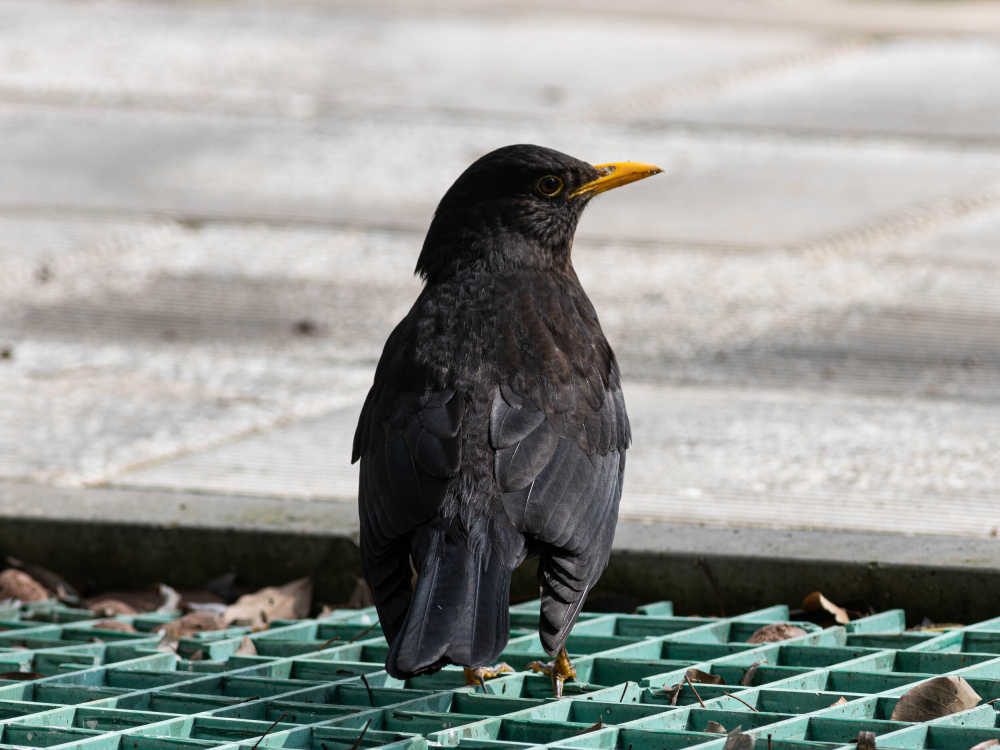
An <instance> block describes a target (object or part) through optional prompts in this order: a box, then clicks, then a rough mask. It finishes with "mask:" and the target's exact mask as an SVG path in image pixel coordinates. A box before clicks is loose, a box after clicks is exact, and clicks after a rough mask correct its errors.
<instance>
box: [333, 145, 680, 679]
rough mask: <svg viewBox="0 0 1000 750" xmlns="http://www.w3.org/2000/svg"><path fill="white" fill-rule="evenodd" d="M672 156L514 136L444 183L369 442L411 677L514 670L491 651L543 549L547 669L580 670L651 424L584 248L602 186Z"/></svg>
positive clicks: (386, 613)
mask: <svg viewBox="0 0 1000 750" xmlns="http://www.w3.org/2000/svg"><path fill="white" fill-rule="evenodd" d="M660 171H661V170H660V169H659V168H658V167H654V166H652V165H648V164H639V163H635V162H621V163H616V164H603V165H598V166H592V165H591V164H588V163H586V162H583V161H580V160H579V159H574V158H573V157H571V156H568V155H566V154H563V153H560V152H558V151H553V150H552V149H548V148H542V147H540V146H531V145H515V146H507V147H504V148H500V149H498V150H496V151H493V152H491V153H489V154H486V155H485V156H483V157H481V158H480V159H478V160H477V161H475V162H474V163H473V164H472V165H471V166H469V167H468V168H467V169H466V170H465V171H464V172H463V173H462V174H461V175H460V176H459V178H458V179H457V180H456V181H455V183H454V184H453V185H452V186H451V188H450V189H449V190H448V191H447V192H446V193H445V195H444V197H443V198H442V199H441V202H440V204H439V205H438V208H437V210H436V212H435V213H434V218H433V221H432V222H431V225H430V228H429V230H428V232H427V236H426V239H425V240H424V244H423V249H422V250H421V253H420V257H419V259H418V261H417V266H416V272H417V273H418V274H420V276H421V277H422V278H423V279H424V281H425V284H424V287H423V291H422V292H421V294H420V296H419V297H418V298H417V300H416V302H415V303H414V305H413V307H412V308H411V309H410V311H409V313H408V314H407V315H406V317H405V318H403V320H402V321H401V322H400V323H399V324H398V325H397V326H396V328H395V329H394V330H393V331H392V333H391V334H390V335H389V338H388V340H387V341H386V344H385V348H384V350H383V352H382V356H381V358H380V359H379V363H378V367H377V369H376V372H375V380H374V384H373V385H372V388H371V390H370V391H369V393H368V397H367V398H366V400H365V403H364V407H363V409H362V412H361V418H360V420H359V422H358V427H357V432H356V433H355V437H354V451H353V457H352V461H357V460H359V459H360V461H361V467H360V486H359V497H358V506H359V514H360V522H361V563H362V567H363V571H364V575H365V578H366V580H367V581H368V583H369V585H370V587H371V590H372V595H373V597H374V600H375V605H376V607H377V609H378V613H379V618H380V621H381V624H382V629H383V632H384V633H385V637H386V639H387V640H388V642H389V646H390V649H389V655H388V658H387V659H386V669H387V670H388V672H389V674H391V675H393V676H394V677H399V678H406V677H411V676H414V675H418V674H422V673H426V672H434V671H437V670H438V669H440V668H441V667H443V666H445V665H446V664H458V665H462V666H464V667H466V668H467V670H466V675H467V677H471V678H474V679H477V680H479V681H481V680H482V678H483V677H492V676H494V675H495V674H496V673H497V670H501V671H507V670H503V666H506V665H503V666H501V667H497V668H491V667H489V666H488V665H491V664H493V662H495V661H496V660H497V658H498V657H499V656H500V653H501V651H503V649H504V647H505V646H506V644H507V639H508V636H509V612H508V608H509V591H510V580H511V574H512V572H513V571H514V569H515V568H516V567H517V566H518V565H520V564H521V562H523V561H524V559H525V557H526V556H528V555H533V556H537V557H538V558H539V562H538V580H539V585H540V588H541V610H540V613H539V614H540V616H539V623H538V628H539V635H540V637H541V643H542V646H543V647H544V649H545V651H546V652H547V653H548V654H549V655H550V656H553V657H555V660H554V663H553V664H552V665H551V666H543V665H537V664H536V665H535V666H536V668H543V669H544V670H545V671H546V672H547V673H549V674H551V675H552V677H553V681H554V684H555V689H556V694H557V695H561V693H562V683H563V680H565V679H568V678H570V677H573V676H575V673H574V671H573V668H572V665H571V663H570V661H569V658H568V656H567V654H566V651H565V648H564V645H565V643H566V639H567V637H568V636H569V633H570V629H571V628H572V627H573V624H574V623H575V622H576V618H577V616H578V615H579V613H580V609H581V607H582V605H583V601H584V597H586V595H587V592H588V591H589V590H590V589H591V587H592V586H593V585H594V584H595V583H596V582H597V580H598V578H599V577H600V575H601V573H602V572H603V571H604V568H605V566H606V565H607V562H608V557H609V555H610V552H611V543H612V539H613V538H614V533H615V525H616V523H617V517H618V502H619V498H620V497H621V491H622V477H623V474H624V470H625V450H626V448H628V446H629V442H630V439H631V438H630V429H629V421H628V415H627V414H626V412H625V401H624V398H623V396H622V390H621V380H620V375H619V369H618V363H617V362H616V360H615V355H614V353H613V352H612V351H611V347H610V346H609V345H608V342H607V340H606V339H605V337H604V334H603V332H602V331H601V326H600V323H599V322H598V319H597V313H596V312H595V311H594V307H593V305H592V304H591V302H590V300H589V299H588V298H587V295H586V294H585V293H584V291H583V288H582V287H581V286H580V282H579V280H578V279H577V276H576V272H575V271H574V270H573V265H572V262H571V257H570V251H571V248H572V245H573V234H574V232H575V231H576V225H577V221H578V220H579V218H580V214H581V213H582V211H583V209H584V207H585V206H586V205H587V203H588V202H589V201H590V199H591V198H592V197H594V196H595V195H597V194H598V193H601V192H604V191H605V190H609V189H611V188H614V187H618V186H620V185H625V184H626V183H629V182H634V181H635V180H640V179H642V178H644V177H648V176H650V175H653V174H656V173H658V172H660ZM507 669H508V670H509V668H507Z"/></svg>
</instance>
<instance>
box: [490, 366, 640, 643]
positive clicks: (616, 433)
mask: <svg viewBox="0 0 1000 750" xmlns="http://www.w3.org/2000/svg"><path fill="white" fill-rule="evenodd" d="M609 367H610V372H609V376H608V377H607V380H606V381H604V385H603V386H602V387H601V388H600V390H599V391H598V392H596V393H595V392H594V391H593V390H591V391H590V392H589V394H587V395H586V396H584V395H583V394H584V393H586V391H587V389H586V388H583V387H581V383H580V382H579V381H577V382H576V383H573V382H569V383H567V385H566V386H565V387H566V388H570V389H573V391H574V392H575V394H570V395H568V396H566V399H567V400H568V401H569V402H572V403H573V404H574V408H573V409H572V414H573V418H572V419H567V413H562V414H553V413H551V410H550V409H544V408H540V407H539V406H537V405H536V404H535V403H534V402H533V401H532V400H529V399H528V398H526V397H524V396H522V395H520V394H518V393H517V392H515V391H514V390H513V389H512V388H511V387H509V386H507V385H501V386H500V387H499V388H498V389H497V390H496V393H495V395H494V398H493V404H492V411H491V415H490V442H491V445H492V447H493V449H494V450H495V452H496V453H495V464H494V473H495V476H496V480H497V483H498V484H499V486H500V489H501V491H502V492H503V502H504V508H505V509H506V511H507V515H508V516H509V517H510V519H511V521H512V522H513V524H514V526H515V527H516V528H517V529H518V530H519V531H521V532H522V533H524V534H526V535H528V537H529V539H531V540H533V541H534V542H535V543H536V545H535V546H536V547H537V548H538V550H539V552H540V554H541V560H540V564H539V578H540V583H541V586H542V609H541V622H540V625H539V631H540V634H541V637H542V643H543V645H544V646H545V648H546V650H547V651H548V652H549V653H555V652H556V651H558V650H559V648H561V647H562V645H563V643H565V640H566V637H567V636H568V635H569V631H570V629H571V628H572V627H573V623H574V622H575V621H576V618H577V615H579V613H580V608H581V607H582V605H583V600H584V597H585V596H586V594H587V592H588V591H589V589H590V588H591V587H592V586H593V585H594V584H595V583H596V582H597V579H598V578H599V577H600V575H601V573H602V572H603V571H604V568H605V566H606V565H607V562H608V557H609V555H610V552H611V543H612V540H613V538H614V531H615V525H616V523H617V518H618V502H619V499H620V498H621V491H622V476H623V473H624V470H625V448H626V447H627V446H628V442H629V424H628V416H627V415H626V412H625V401H624V398H623V397H622V392H621V387H620V383H619V379H618V371H617V365H616V364H615V362H614V359H613V358H612V359H611V360H610V362H609ZM553 402H555V399H552V400H550V403H553ZM539 542H540V543H541V544H538V543H539Z"/></svg>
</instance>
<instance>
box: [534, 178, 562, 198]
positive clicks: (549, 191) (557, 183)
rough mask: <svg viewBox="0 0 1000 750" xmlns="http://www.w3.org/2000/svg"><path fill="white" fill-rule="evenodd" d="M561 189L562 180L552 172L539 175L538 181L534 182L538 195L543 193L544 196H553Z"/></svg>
mask: <svg viewBox="0 0 1000 750" xmlns="http://www.w3.org/2000/svg"><path fill="white" fill-rule="evenodd" d="M562 189H563V181H562V180H561V179H560V178H558V177H556V176H555V175H554V174H547V175H545V176H544V177H539V178H538V181H537V182H535V190H537V191H538V194H539V195H544V196H545V197H546V198H553V197H555V196H557V195H559V193H560V192H562Z"/></svg>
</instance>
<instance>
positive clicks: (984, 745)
mask: <svg viewBox="0 0 1000 750" xmlns="http://www.w3.org/2000/svg"><path fill="white" fill-rule="evenodd" d="M997 745H1000V740H996V739H992V740H983V741H982V742H980V743H979V744H977V745H973V746H972V747H970V748H969V750H989V748H991V747H996V746H997Z"/></svg>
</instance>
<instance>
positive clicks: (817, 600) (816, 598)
mask: <svg viewBox="0 0 1000 750" xmlns="http://www.w3.org/2000/svg"><path fill="white" fill-rule="evenodd" d="M802 609H804V610H805V611H806V612H818V611H819V610H821V609H822V610H825V611H827V612H829V613H830V614H831V615H833V619H834V621H836V622H838V623H840V624H841V625H846V624H847V623H849V622H850V621H851V617H850V615H848V614H847V610H846V609H844V608H843V607H839V606H837V605H836V604H834V603H833V602H831V601H830V600H829V599H827V598H826V597H825V596H823V595H822V594H821V593H820V592H819V591H813V592H812V593H811V594H809V596H807V597H806V598H805V599H803V600H802Z"/></svg>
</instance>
